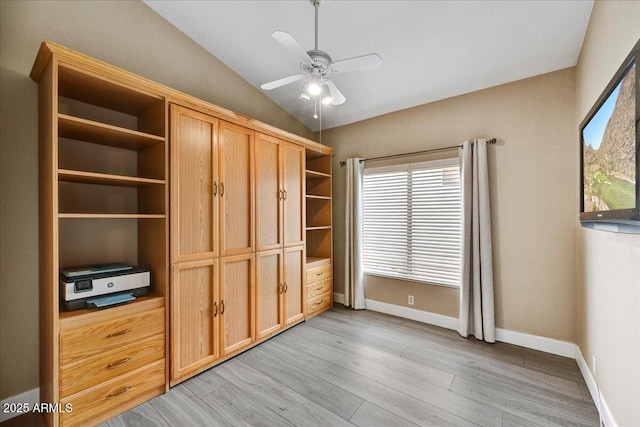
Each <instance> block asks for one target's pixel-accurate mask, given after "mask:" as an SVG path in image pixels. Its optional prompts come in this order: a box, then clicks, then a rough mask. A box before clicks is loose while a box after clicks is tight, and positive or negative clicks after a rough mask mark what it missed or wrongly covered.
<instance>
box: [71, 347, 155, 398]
mask: <svg viewBox="0 0 640 427" xmlns="http://www.w3.org/2000/svg"><path fill="white" fill-rule="evenodd" d="M164 357H165V336H164V334H159V335H155V336H153V337H150V338H145V339H143V340H141V341H136V342H135V343H132V344H129V345H125V346H121V347H118V348H115V349H113V350H110V351H107V352H105V353H102V354H99V355H96V356H93V357H90V358H87V359H81V360H79V361H77V362H75V363H72V364H67V365H64V366H62V367H61V368H60V396H61V397H67V396H70V395H72V394H74V393H78V392H79V391H82V390H84V389H86V388H89V387H91V386H94V385H96V384H100V383H103V382H105V381H108V380H110V379H113V378H115V377H117V376H120V375H123V374H126V373H127V372H131V371H133V370H134V369H138V368H141V367H143V366H145V365H148V364H150V363H153V362H155V361H158V360H160V359H164Z"/></svg>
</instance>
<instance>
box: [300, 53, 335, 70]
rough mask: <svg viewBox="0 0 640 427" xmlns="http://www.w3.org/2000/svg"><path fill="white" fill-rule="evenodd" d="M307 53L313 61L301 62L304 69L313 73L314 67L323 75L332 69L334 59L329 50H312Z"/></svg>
mask: <svg viewBox="0 0 640 427" xmlns="http://www.w3.org/2000/svg"><path fill="white" fill-rule="evenodd" d="M307 55H309V57H311V63H308V62H307V63H302V64H300V68H301V69H302V71H304V72H305V73H307V74H311V73H312V71H313V70H314V69H317V70H318V71H320V75H322V76H324V75H325V74H327V73H329V72H330V71H331V66H332V65H333V61H332V60H331V57H330V56H329V54H328V53H327V52H325V51H323V50H310V51H308V52H307Z"/></svg>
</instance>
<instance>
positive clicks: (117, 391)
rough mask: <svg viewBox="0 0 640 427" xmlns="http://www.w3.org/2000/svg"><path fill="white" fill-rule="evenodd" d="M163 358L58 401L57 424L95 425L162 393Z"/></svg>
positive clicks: (66, 426)
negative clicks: (69, 406) (59, 418)
mask: <svg viewBox="0 0 640 427" xmlns="http://www.w3.org/2000/svg"><path fill="white" fill-rule="evenodd" d="M164 365H165V359H162V360H159V361H157V362H155V363H153V364H151V365H149V366H146V367H144V368H141V369H137V370H135V371H132V372H130V373H128V374H126V375H123V376H121V377H118V378H115V379H113V380H111V381H108V382H106V383H104V384H102V385H100V386H97V387H93V388H91V389H89V390H87V391H85V392H82V393H78V394H75V395H73V396H70V397H68V398H66V399H62V400H61V404H62V408H66V406H65V405H66V404H68V403H69V404H71V408H72V411H70V412H64V413H62V414H61V421H62V422H61V424H62V426H64V427H68V426H77V425H82V426H87V425H96V424H99V423H101V422H102V421H105V420H107V419H109V418H111V417H114V416H115V415H117V414H120V413H122V412H125V411H126V410H128V409H131V408H133V407H134V406H137V405H139V404H140V403H142V402H144V401H146V400H149V399H151V398H152V397H155V396H158V395H160V394H162V393H164V391H165V385H164V384H165V383H164V381H165V369H164Z"/></svg>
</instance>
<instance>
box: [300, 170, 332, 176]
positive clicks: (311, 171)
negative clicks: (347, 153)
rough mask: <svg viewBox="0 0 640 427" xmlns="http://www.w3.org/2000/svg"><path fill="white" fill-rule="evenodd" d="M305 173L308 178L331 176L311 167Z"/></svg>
mask: <svg viewBox="0 0 640 427" xmlns="http://www.w3.org/2000/svg"><path fill="white" fill-rule="evenodd" d="M304 173H305V176H306V177H307V178H331V175H330V174H328V173H324V172H318V171H314V170H310V169H307V170H305V171H304Z"/></svg>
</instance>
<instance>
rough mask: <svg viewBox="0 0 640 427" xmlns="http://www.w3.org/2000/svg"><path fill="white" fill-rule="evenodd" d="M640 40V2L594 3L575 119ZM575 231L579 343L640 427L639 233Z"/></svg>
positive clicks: (625, 417) (603, 384)
mask: <svg viewBox="0 0 640 427" xmlns="http://www.w3.org/2000/svg"><path fill="white" fill-rule="evenodd" d="M638 38H640V2H638V1H598V2H596V3H595V5H594V8H593V12H592V14H591V21H590V22H589V27H588V29H587V34H586V37H585V41H584V44H583V47H582V52H581V54H580V60H579V62H578V66H577V71H576V87H577V90H576V99H577V109H576V115H577V117H576V119H575V120H576V123H580V122H581V121H582V119H583V118H584V117H585V115H586V114H587V112H588V111H589V110H590V108H591V106H592V105H593V104H594V102H595V101H596V99H597V98H598V96H599V95H600V93H601V92H602V90H603V89H604V87H605V86H606V85H607V83H608V82H609V80H610V79H611V77H613V74H614V73H615V72H616V70H617V69H618V67H619V66H620V64H621V63H622V61H623V59H624V58H625V57H626V56H627V55H628V54H629V51H630V50H631V48H632V47H633V45H634V44H635V43H636V41H637V40H638ZM576 126H577V125H576ZM575 161H576V162H577V161H578V160H577V158H576V159H575ZM576 209H577V207H576ZM576 233H577V241H576V268H577V270H576V271H577V274H576V277H577V290H578V293H577V295H578V298H577V301H578V303H577V314H578V326H577V337H576V340H577V341H576V342H577V344H578V345H579V346H580V349H581V351H582V354H583V355H584V358H585V360H586V361H587V363H588V364H589V365H590V368H591V372H592V373H593V374H594V376H595V377H596V379H597V382H598V384H599V386H600V390H601V392H602V394H603V396H604V398H605V400H606V402H607V404H608V406H609V408H610V409H611V412H612V413H613V416H614V417H615V419H616V421H617V423H618V425H620V426H632V425H638V420H640V406H639V405H638V402H640V236H638V235H624V234H614V233H607V232H602V231H594V230H588V229H584V228H581V227H579V226H576ZM593 356H595V357H596V358H597V371H594V367H593V359H592V357H593ZM596 374H597V375H596Z"/></svg>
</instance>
